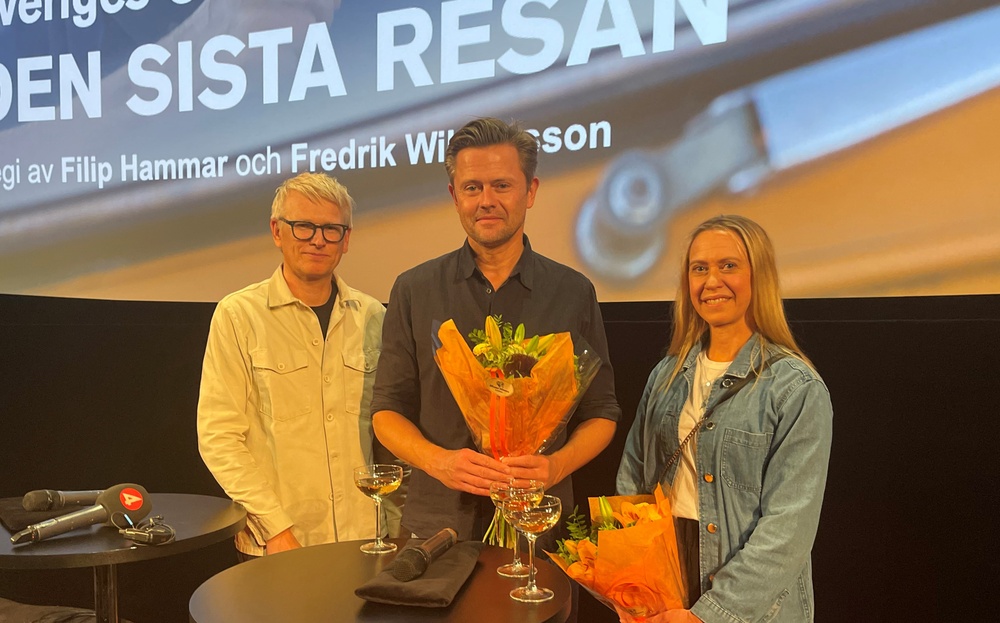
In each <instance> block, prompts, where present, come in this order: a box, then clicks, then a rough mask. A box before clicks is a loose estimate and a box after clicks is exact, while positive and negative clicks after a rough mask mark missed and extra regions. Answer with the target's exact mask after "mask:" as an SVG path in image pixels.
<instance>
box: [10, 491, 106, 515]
mask: <svg viewBox="0 0 1000 623" xmlns="http://www.w3.org/2000/svg"><path fill="white" fill-rule="evenodd" d="M101 493H103V491H53V490H52V489H39V490H37V491H29V492H27V493H25V494H24V499H22V500H21V506H23V507H24V510H26V511H54V510H59V509H60V508H65V507H67V506H93V505H94V504H96V503H97V496H99V495H101Z"/></svg>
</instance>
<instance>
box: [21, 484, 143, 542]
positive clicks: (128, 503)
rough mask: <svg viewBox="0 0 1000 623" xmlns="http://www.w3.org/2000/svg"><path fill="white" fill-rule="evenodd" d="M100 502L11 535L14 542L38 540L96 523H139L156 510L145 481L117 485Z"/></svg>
mask: <svg viewBox="0 0 1000 623" xmlns="http://www.w3.org/2000/svg"><path fill="white" fill-rule="evenodd" d="M96 502H97V504H96V505H94V506H91V507H90V508H84V509H81V510H78V511H75V512H72V513H69V514H68V515H63V516H61V517H56V518H55V519H49V520H47V521H43V522H40V523H36V524H32V525H30V526H28V527H27V528H25V529H24V530H21V531H20V532H18V533H17V534H15V535H14V536H12V537H10V542H11V543H13V544H15V545H17V544H19V543H34V542H36V541H41V540H43V539H48V538H50V537H54V536H58V535H60V534H65V533H66V532H69V531H71V530H76V529H77V528H83V527H85V526H92V525H94V524H96V523H110V524H112V525H115V524H116V523H118V522H121V523H133V524H134V523H136V522H137V521H138V520H140V519H142V518H144V517H145V516H146V515H148V514H149V511H150V510H152V508H153V505H152V503H151V502H150V500H149V493H148V492H147V491H146V489H145V488H144V487H143V486H142V485H136V484H131V483H126V484H121V485H115V486H113V487H111V488H109V489H105V490H104V491H103V492H101V494H100V495H98V496H97V500H96Z"/></svg>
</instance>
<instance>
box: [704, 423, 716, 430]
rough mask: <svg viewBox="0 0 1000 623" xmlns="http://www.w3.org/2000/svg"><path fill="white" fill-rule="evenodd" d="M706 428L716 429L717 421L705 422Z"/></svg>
mask: <svg viewBox="0 0 1000 623" xmlns="http://www.w3.org/2000/svg"><path fill="white" fill-rule="evenodd" d="M705 428H706V429H708V430H713V429H715V422H709V423H708V424H705Z"/></svg>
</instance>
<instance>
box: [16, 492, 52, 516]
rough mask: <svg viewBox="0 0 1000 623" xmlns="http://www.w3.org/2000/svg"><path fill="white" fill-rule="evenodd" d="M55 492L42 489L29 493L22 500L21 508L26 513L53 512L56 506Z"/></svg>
mask: <svg viewBox="0 0 1000 623" xmlns="http://www.w3.org/2000/svg"><path fill="white" fill-rule="evenodd" d="M53 493H55V491H52V490H50V489H40V490H38V491H28V492H27V493H25V494H24V498H22V499H21V506H22V507H23V508H24V510H26V511H47V510H52V507H53V506H54V505H55V496H54V495H52V494H53Z"/></svg>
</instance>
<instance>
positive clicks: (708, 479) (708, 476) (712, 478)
mask: <svg viewBox="0 0 1000 623" xmlns="http://www.w3.org/2000/svg"><path fill="white" fill-rule="evenodd" d="M704 478H705V482H715V476H713V475H712V474H705V476H704Z"/></svg>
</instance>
